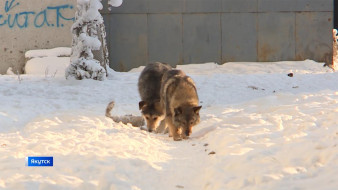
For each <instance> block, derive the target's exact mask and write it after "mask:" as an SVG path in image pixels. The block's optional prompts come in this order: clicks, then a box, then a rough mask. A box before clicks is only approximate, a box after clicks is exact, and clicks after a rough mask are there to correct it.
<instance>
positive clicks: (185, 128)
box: [173, 106, 202, 137]
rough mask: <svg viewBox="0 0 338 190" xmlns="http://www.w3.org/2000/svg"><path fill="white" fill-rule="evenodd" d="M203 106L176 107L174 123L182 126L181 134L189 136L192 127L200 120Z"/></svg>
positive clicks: (179, 126)
mask: <svg viewBox="0 0 338 190" xmlns="http://www.w3.org/2000/svg"><path fill="white" fill-rule="evenodd" d="M201 108H202V106H180V107H177V108H175V109H174V112H175V113H174V117H173V123H174V125H175V126H177V127H178V128H181V130H180V131H181V132H180V133H181V135H182V136H183V137H188V136H190V135H191V133H192V128H193V127H194V126H195V125H197V124H198V123H199V122H200V115H199V111H200V109H201Z"/></svg>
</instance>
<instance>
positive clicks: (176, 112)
mask: <svg viewBox="0 0 338 190" xmlns="http://www.w3.org/2000/svg"><path fill="white" fill-rule="evenodd" d="M174 112H175V115H180V114H182V108H181V107H177V108H175V109H174Z"/></svg>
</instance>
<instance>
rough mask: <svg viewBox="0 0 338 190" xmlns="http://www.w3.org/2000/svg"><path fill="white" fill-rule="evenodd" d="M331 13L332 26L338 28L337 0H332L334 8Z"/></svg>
mask: <svg viewBox="0 0 338 190" xmlns="http://www.w3.org/2000/svg"><path fill="white" fill-rule="evenodd" d="M333 14H334V19H333V20H334V26H333V27H334V28H335V29H337V28H338V0H334V10H333Z"/></svg>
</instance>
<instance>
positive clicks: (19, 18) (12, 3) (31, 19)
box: [0, 0, 75, 29]
mask: <svg viewBox="0 0 338 190" xmlns="http://www.w3.org/2000/svg"><path fill="white" fill-rule="evenodd" d="M73 8H74V7H73V5H70V4H63V5H58V6H47V7H46V8H45V9H43V10H41V11H38V12H36V11H29V10H24V9H22V8H20V3H19V2H17V0H6V1H5V4H4V9H2V10H0V28H1V27H9V28H15V27H18V28H21V29H23V28H28V27H35V28H42V27H57V28H59V27H63V26H64V23H65V22H73V21H74V20H75V17H72V18H67V17H65V16H64V12H65V11H67V10H72V9H73ZM16 10H20V11H19V12H16ZM3 11H4V12H3Z"/></svg>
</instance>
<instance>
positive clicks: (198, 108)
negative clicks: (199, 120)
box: [192, 106, 202, 114]
mask: <svg viewBox="0 0 338 190" xmlns="http://www.w3.org/2000/svg"><path fill="white" fill-rule="evenodd" d="M201 108H202V106H197V107H193V108H192V109H193V110H194V112H195V114H199V113H200V109H201Z"/></svg>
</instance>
